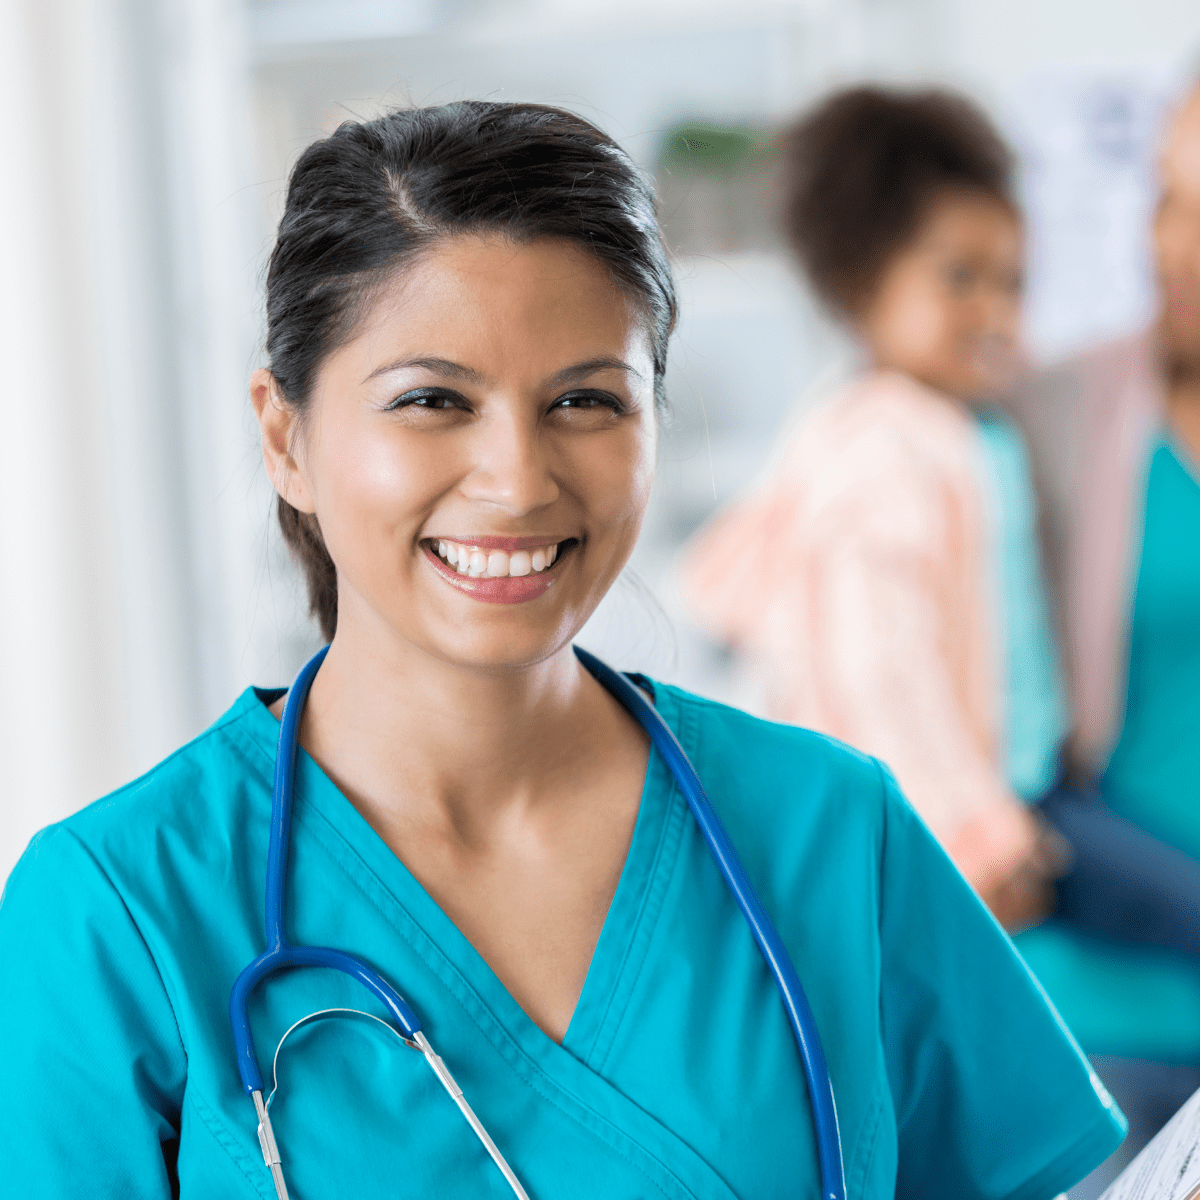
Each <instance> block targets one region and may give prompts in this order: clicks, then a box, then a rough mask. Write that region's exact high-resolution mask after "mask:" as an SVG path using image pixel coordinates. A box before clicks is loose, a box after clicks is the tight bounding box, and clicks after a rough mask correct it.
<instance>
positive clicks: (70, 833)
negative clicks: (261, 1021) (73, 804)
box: [59, 824, 188, 1074]
mask: <svg viewBox="0 0 1200 1200" xmlns="http://www.w3.org/2000/svg"><path fill="white" fill-rule="evenodd" d="M59 828H60V829H61V830H62V831H63V833H64V834H65V835H66V836H67V837H68V838H70V839H71V841H72V842H74V843H75V845H76V846H78V847H79V849H80V850H82V851H83V853H84V854H85V855H87V857H88V858H89V859H90V860H91V863H92V865H93V866H94V867H95V868H96V870H97V871H99V872H100V875H101V876H102V877H103V879H104V882H105V883H107V884H108V886H109V888H111V889H112V894H113V895H114V896H116V898H117V900H118V901H119V902H120V904H121V907H122V908H123V909H124V910H125V915H126V916H127V917H128V918H129V924H130V926H131V927H132V929H133V931H134V932H135V933H136V934H137V936H138V941H139V942H141V943H142V946H143V947H144V948H145V951H146V957H147V958H148V959H149V960H150V965H151V966H152V967H153V968H154V974H155V975H156V976H157V977H158V986H159V987H161V988H162V994H163V999H164V1000H165V1001H166V1002H167V1011H168V1012H169V1013H170V1014H171V1023H172V1025H174V1027H175V1037H176V1038H177V1039H178V1041H179V1050H180V1053H181V1054H182V1055H183V1061H184V1066H185V1072H184V1073H185V1074H186V1073H187V1072H186V1067H187V1063H188V1052H187V1046H186V1044H185V1043H184V1040H183V1033H182V1031H181V1030H180V1028H179V1016H178V1015H177V1013H176V1012H175V1005H174V1004H173V1003H172V1002H171V992H170V989H169V988H168V987H167V981H166V980H165V979H163V974H162V969H161V968H160V967H159V965H158V959H157V958H155V957H154V951H153V950H151V949H150V943H149V942H148V941H146V935H145V934H144V933H143V932H142V929H141V926H140V925H138V923H137V920H136V918H135V917H134V915H133V913H131V912H130V911H129V905H128V904H126V903H125V897H124V896H123V895H122V894H121V889H120V888H119V887H117V885H116V883H115V882H114V880H113V878H112V876H111V875H109V873H108V872H107V871H106V870H105V869H104V866H103V864H102V863H101V862H100V860H99V859H98V858H97V857H96V855H95V854H94V853H93V852H92V849H91V847H90V846H89V845H88V844H87V843H86V842H85V841H84V840H83V839H82V838H81V837H80V836H79V835H78V834H77V833H76V832H75V831H74V830H73V829H71V828H69V827H68V826H67V825H66V824H60V825H59Z"/></svg>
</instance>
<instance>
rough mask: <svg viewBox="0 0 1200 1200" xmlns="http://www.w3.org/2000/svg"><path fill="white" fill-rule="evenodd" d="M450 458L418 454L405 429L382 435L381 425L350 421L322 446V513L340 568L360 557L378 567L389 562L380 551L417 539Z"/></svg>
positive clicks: (365, 563)
mask: <svg viewBox="0 0 1200 1200" xmlns="http://www.w3.org/2000/svg"><path fill="white" fill-rule="evenodd" d="M444 457H445V456H444V455H441V454H439V453H437V452H434V453H432V454H431V453H430V452H429V448H428V447H424V448H423V453H420V454H418V453H417V452H416V447H415V446H413V445H411V444H410V442H409V441H408V440H406V439H405V438H404V437H403V436H402V432H401V431H397V430H392V431H388V432H387V433H386V434H383V435H381V433H380V430H379V428H378V426H376V427H375V428H373V429H371V430H367V429H363V428H361V427H356V426H354V425H353V424H350V423H346V424H343V425H342V426H341V427H340V428H339V431H338V434H337V437H336V439H335V440H330V441H327V442H325V443H324V444H323V445H322V446H321V447H320V450H319V454H318V463H317V470H316V472H315V483H316V505H317V516H318V519H319V520H320V521H321V524H322V529H323V530H324V531H325V536H326V541H327V542H328V543H329V548H330V552H331V554H332V555H333V557H334V560H335V562H337V563H338V566H339V568H344V569H347V570H352V569H353V567H352V565H351V564H352V562H353V561H355V560H359V561H360V562H361V563H362V566H363V568H364V569H367V570H372V569H374V567H380V566H383V565H384V563H385V562H386V560H379V561H378V562H373V559H374V558H375V557H376V556H377V555H378V551H380V550H381V549H383V548H384V547H385V546H387V545H397V546H402V545H405V544H407V543H409V542H411V540H412V537H413V536H414V535H413V530H414V529H415V528H417V527H418V526H419V524H420V522H421V520H422V518H423V513H424V511H425V509H426V507H427V506H428V504H429V503H430V502H431V498H434V497H436V496H437V495H438V494H439V491H440V490H441V489H440V481H441V480H442V479H443V477H444V476H446V475H447V473H448V469H449V468H448V464H446V463H444V462H443V461H442V459H443V458H444ZM339 560H341V561H339Z"/></svg>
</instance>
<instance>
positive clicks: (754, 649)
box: [680, 87, 1067, 929]
mask: <svg viewBox="0 0 1200 1200" xmlns="http://www.w3.org/2000/svg"><path fill="white" fill-rule="evenodd" d="M784 151H785V153H784V159H785V170H786V178H785V190H786V196H785V202H786V223H787V232H788V234H789V236H790V239H791V242H792V245H793V248H794V249H795V251H796V253H797V255H798V257H799V259H800V261H801V263H802V264H803V265H804V267H805V268H806V270H807V273H808V275H809V278H810V279H811V281H812V284H813V286H814V288H815V290H816V292H817V294H818V296H819V297H820V298H821V299H822V300H823V301H825V303H826V304H827V305H828V306H829V307H830V308H831V309H832V310H833V311H834V313H835V314H837V315H838V316H839V317H840V318H842V319H843V320H844V322H845V323H846V324H847V326H848V327H849V328H850V330H851V331H852V332H853V334H854V336H855V338H856V340H857V342H858V344H859V345H860V346H861V349H862V355H863V359H864V364H863V367H862V370H861V372H860V373H859V374H858V376H857V377H856V378H854V379H853V380H852V381H851V382H850V383H848V384H847V385H846V386H844V387H843V388H842V389H841V390H840V391H838V392H837V393H836V394H835V395H833V396H832V397H830V398H828V399H827V400H826V401H825V402H824V403H822V404H821V405H820V406H819V407H818V409H817V410H816V411H815V412H814V413H812V414H811V415H810V416H808V417H807V418H806V419H804V420H803V421H802V422H801V423H800V425H799V426H798V427H796V428H795V429H794V430H792V431H790V432H788V433H786V434H785V436H784V441H783V444H782V445H781V446H780V447H779V449H778V452H777V456H776V462H775V466H774V468H773V469H772V470H770V471H769V473H768V474H767V477H766V479H765V482H764V484H763V485H762V486H760V487H759V488H757V489H756V490H755V491H753V492H752V493H751V494H750V496H749V497H748V498H746V499H743V500H742V501H740V502H737V503H735V504H734V505H733V506H732V507H731V508H730V509H729V510H728V511H727V512H725V513H724V514H722V515H720V516H719V517H718V518H717V519H716V521H715V522H714V523H713V525H711V526H710V527H709V528H708V529H706V530H704V531H702V532H701V533H700V534H699V535H698V537H697V539H696V540H695V541H694V543H693V544H692V546H691V547H690V549H688V550H687V551H685V555H684V559H683V563H682V570H681V574H680V590H681V593H682V594H683V596H684V598H685V603H688V604H690V607H691V609H692V611H693V613H694V614H695V616H696V618H697V619H698V620H699V622H700V623H701V625H702V626H703V627H705V628H706V629H707V630H708V631H709V632H710V633H711V634H713V635H715V636H716V637H717V638H719V639H720V640H721V641H723V642H725V643H726V644H730V645H732V646H734V647H737V648H738V649H739V650H741V651H743V652H744V653H745V654H747V655H748V656H750V657H751V658H752V659H753V660H754V661H755V662H756V664H757V673H758V675H759V677H760V679H761V685H762V689H763V693H764V701H765V706H766V711H767V714H768V715H769V716H771V717H774V718H775V719H778V720H782V721H787V722H793V723H796V724H802V725H807V726H810V727H812V728H815V729H818V730H822V731H824V732H827V733H830V734H833V735H834V736H836V737H839V738H842V739H844V740H846V741H849V742H850V743H852V744H853V745H856V746H859V747H861V748H863V749H864V750H866V751H868V752H869V753H871V754H876V755H879V756H880V757H881V758H882V759H884V761H886V762H887V763H888V764H889V765H890V766H891V767H892V768H893V769H894V770H895V771H896V774H897V777H898V778H899V779H900V780H901V781H902V783H903V786H904V787H905V790H906V791H907V793H908V795H909V796H910V797H911V799H912V802H913V804H914V805H915V806H916V808H917V810H918V811H919V812H920V813H921V815H922V816H923V817H924V818H925V820H926V822H927V823H928V824H929V826H930V828H931V829H932V830H933V831H934V833H935V834H937V836H938V837H939V839H940V840H941V841H942V843H943V845H944V846H945V848H946V849H947V851H948V852H949V853H950V855H951V857H952V858H953V859H954V860H955V862H956V863H957V864H958V866H959V868H960V869H961V870H962V871H963V873H964V874H965V875H966V877H967V879H968V880H969V881H970V882H971V883H972V884H973V885H974V886H975V888H976V889H977V890H978V891H979V893H980V894H981V896H982V897H983V898H984V899H985V901H986V902H987V903H988V905H989V906H990V907H991V908H992V910H993V912H994V913H995V914H996V916H997V917H998V918H999V919H1000V921H1001V922H1002V923H1003V924H1004V925H1005V926H1007V927H1008V928H1009V929H1017V928H1021V927H1023V926H1027V925H1030V924H1033V923H1035V922H1036V921H1038V920H1039V919H1041V918H1042V917H1043V916H1044V915H1045V914H1046V913H1047V912H1048V911H1049V909H1050V906H1051V902H1052V882H1053V878H1054V876H1055V874H1056V873H1057V872H1058V871H1059V869H1060V866H1061V860H1062V851H1061V847H1060V845H1059V842H1058V839H1057V838H1055V837H1054V836H1053V835H1052V834H1050V833H1049V832H1048V831H1047V828H1046V826H1045V825H1044V823H1043V822H1042V821H1040V819H1039V818H1038V817H1037V816H1036V815H1035V814H1034V813H1033V812H1032V811H1031V809H1030V808H1029V806H1028V805H1027V803H1026V802H1027V801H1029V800H1034V799H1036V798H1038V797H1040V796H1042V795H1043V793H1045V792H1046V790H1047V789H1048V788H1049V787H1050V786H1051V785H1052V784H1053V782H1054V780H1055V774H1056V769H1057V755H1058V751H1059V744H1060V742H1061V740H1062V738H1063V737H1064V735H1065V733H1066V729H1067V713H1066V707H1065V703H1064V700H1063V696H1062V690H1061V687H1060V680H1059V669H1058V662H1057V657H1056V649H1055V641H1054V638H1053V631H1052V626H1051V621H1050V618H1049V615H1048V606H1047V604H1046V601H1045V596H1044V589H1043V582H1042V573H1041V566H1040V559H1039V553H1038V543H1037V530H1036V511H1035V503H1034V495H1033V490H1032V484H1031V480H1030V472H1029V468H1028V463H1027V458H1026V454H1025V450H1024V446H1023V444H1022V441H1021V438H1020V436H1019V435H1018V433H1017V432H1016V429H1015V428H1014V426H1013V424H1012V423H1011V422H1010V421H1009V420H1007V419H1006V418H1005V417H1003V416H1002V415H1001V414H1000V413H999V412H998V411H997V410H996V408H995V407H994V404H993V400H994V398H995V397H996V396H997V395H998V394H999V393H1000V392H1001V391H1002V390H1003V389H1004V388H1005V387H1006V386H1008V385H1010V384H1011V382H1012V380H1013V377H1014V372H1015V370H1016V368H1017V366H1018V363H1019V350H1018V339H1019V329H1020V319H1021V289H1022V269H1023V235H1022V220H1021V214H1020V212H1019V211H1018V208H1017V205H1016V203H1015V201H1014V198H1013V192H1012V170H1013V157H1012V154H1011V152H1010V151H1009V149H1008V148H1007V146H1006V145H1005V144H1004V143H1003V141H1002V140H1001V138H1000V137H999V136H998V134H997V133H996V131H995V130H994V129H993V128H992V126H991V124H990V123H989V122H988V120H987V118H986V117H985V116H984V115H983V114H982V113H981V112H980V111H979V110H978V109H977V108H976V107H975V106H974V105H972V104H971V103H969V102H968V101H967V100H966V99H964V98H963V97H961V96H958V95H955V94H951V93H948V92H945V91H938V90H929V91H921V92H914V93H904V92H896V91H891V90H884V89H880V88H874V87H862V88H854V89H851V90H847V91H843V92H841V93H838V94H835V95H834V96H832V97H831V98H829V99H828V100H826V101H825V102H824V103H823V104H821V105H820V106H819V107H818V108H816V109H815V111H813V112H812V113H811V114H810V115H807V116H806V117H804V118H803V119H802V120H801V121H800V122H799V123H798V124H797V125H796V126H795V127H794V128H793V129H791V130H790V132H789V133H788V134H787V137H786V140H785V143H784Z"/></svg>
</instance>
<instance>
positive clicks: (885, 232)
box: [783, 87, 1016, 316]
mask: <svg viewBox="0 0 1200 1200" xmlns="http://www.w3.org/2000/svg"><path fill="white" fill-rule="evenodd" d="M1013 166H1014V159H1013V154H1012V151H1011V150H1010V149H1009V148H1008V146H1007V145H1006V144H1005V142H1004V140H1003V139H1002V138H1001V137H1000V135H999V133H997V132H996V129H995V127H994V126H993V125H992V123H991V121H989V120H988V118H987V116H986V115H985V114H984V113H983V111H982V110H981V109H979V108H978V107H977V106H976V105H975V104H973V103H972V102H971V101H970V100H968V99H967V98H966V97H965V96H961V95H959V94H958V93H956V92H951V91H946V90H943V89H940V88H929V89H925V90H922V91H915V92H908V91H899V90H894V89H890V88H881V87H854V88H847V89H845V90H843V91H839V92H835V93H834V94H833V95H832V96H829V97H828V98H827V99H826V100H824V101H823V102H822V103H820V104H819V105H818V106H817V107H816V108H815V109H813V110H812V111H811V112H810V113H808V114H806V115H805V116H804V117H802V118H801V119H800V120H799V121H798V122H797V123H796V124H795V125H793V126H792V127H791V128H790V129H789V130H788V131H787V133H786V134H785V136H784V140H783V175H784V225H785V231H786V233H787V235H788V237H789V239H790V241H791V244H792V249H793V250H794V251H795V252H796V255H797V257H798V258H799V259H800V262H801V264H802V265H803V266H804V268H805V270H806V271H807V273H808V276H809V278H810V279H811V280H812V284H813V287H814V288H815V290H816V292H817V294H818V295H819V296H820V297H821V299H822V300H823V301H824V302H825V303H826V304H827V305H829V307H830V308H831V309H833V311H834V312H835V313H837V314H839V315H840V316H854V315H856V313H857V311H858V310H859V309H860V308H861V306H862V304H863V303H864V302H865V301H866V300H867V298H868V297H869V296H870V294H871V291H872V289H873V288H874V286H875V284H876V283H877V282H878V280H879V277H880V275H881V274H882V273H883V270H884V268H885V267H886V266H887V263H888V260H889V259H890V258H891V256H892V255H893V254H895V253H896V251H898V250H901V249H903V248H904V246H905V245H906V244H907V243H908V242H909V241H910V240H911V239H912V238H913V237H915V236H916V235H917V233H918V231H919V229H920V226H921V222H922V221H923V220H924V219H925V217H926V215H927V213H928V210H929V207H930V204H931V203H932V202H933V201H934V200H936V199H937V198H938V197H939V196H940V195H942V194H944V193H945V192H947V191H964V192H975V193H982V194H983V195H986V196H990V197H992V198H993V199H995V200H997V201H999V202H1000V203H1002V204H1004V205H1006V206H1008V207H1010V208H1012V209H1013V210H1014V211H1016V202H1015V200H1014V198H1013V192H1012V174H1013Z"/></svg>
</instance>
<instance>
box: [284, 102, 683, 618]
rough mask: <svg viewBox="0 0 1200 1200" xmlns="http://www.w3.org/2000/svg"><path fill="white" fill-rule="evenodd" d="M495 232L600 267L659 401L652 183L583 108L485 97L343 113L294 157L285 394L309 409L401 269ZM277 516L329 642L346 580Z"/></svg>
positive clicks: (287, 215) (662, 338) (318, 546)
mask: <svg viewBox="0 0 1200 1200" xmlns="http://www.w3.org/2000/svg"><path fill="white" fill-rule="evenodd" d="M486 232H496V233H501V234H503V235H505V236H506V237H511V238H513V239H515V240H517V241H522V242H527V241H533V240H536V239H541V238H560V239H563V240H566V241H569V242H573V243H575V244H576V245H578V246H581V247H582V248H583V249H585V250H587V251H588V252H589V253H590V254H592V255H594V256H595V258H597V259H598V260H599V261H600V262H601V263H602V264H603V265H604V266H605V267H607V268H608V270H609V272H610V273H611V274H612V277H613V279H614V281H615V282H616V283H617V285H618V286H619V287H620V288H621V289H622V291H624V292H625V293H626V294H628V295H629V296H630V297H631V298H632V299H633V300H634V301H635V302H636V303H637V304H638V305H639V307H640V308H641V310H642V311H643V313H644V315H645V316H646V318H647V320H648V324H649V329H650V335H651V344H652V346H651V348H652V353H653V357H654V385H655V396H656V398H657V399H658V400H659V402H660V403H661V401H662V395H663V392H662V388H663V376H664V374H665V372H666V365H667V362H666V360H667V339H668V337H669V336H670V333H671V329H672V327H673V325H674V323H675V314H676V300H675V288H674V283H673V282H672V279H671V270H670V266H669V264H668V262H667V257H666V252H665V250H664V248H663V244H662V239H661V237H660V234H659V229H658V221H657V216H656V213H655V204H654V191H653V188H652V187H651V185H650V183H649V182H648V181H647V180H646V179H645V178H644V176H643V175H642V173H641V172H640V171H639V170H638V169H637V167H635V165H634V164H633V162H632V161H631V160H630V158H629V157H628V155H626V154H625V152H624V151H623V150H622V149H621V148H620V147H619V146H618V145H617V144H616V142H614V141H613V140H612V139H611V138H609V137H608V136H607V135H606V134H604V133H602V132H601V131H600V130H599V129H597V128H596V127H595V126H594V125H591V124H589V123H588V122H587V121H585V120H584V119H583V118H582V117H578V116H575V115H574V114H573V113H569V112H565V111H563V110H562V109H558V108H550V107H548V106H545V105H540V104H499V103H491V102H485V101H479V100H472V101H462V102H460V103H457V104H447V105H443V106H441V107H437V108H416V109H408V110H400V111H396V112H391V113H388V114H387V115H385V116H382V117H379V118H377V119H376V120H374V121H364V122H357V121H349V122H346V123H345V124H343V125H341V126H339V127H338V129H337V130H336V131H335V132H334V133H333V134H332V135H331V136H330V137H327V138H324V139H323V140H321V141H319V142H314V143H313V144H312V145H311V146H309V147H308V149H306V150H305V151H304V153H303V154H302V155H301V156H300V159H299V161H298V162H297V163H296V166H295V168H294V169H293V171H292V175H291V179H290V180H289V182H288V192H287V205H286V208H285V210H284V214H283V219H282V220H281V221H280V223H279V236H278V239H277V241H276V243H275V249H274V251H273V252H272V254H271V261H270V266H269V267H268V270H267V353H268V355H269V358H270V368H271V372H272V374H273V375H274V377H275V381H276V384H277V385H278V388H279V390H280V392H281V393H282V397H283V399H284V400H285V401H286V402H287V403H288V404H290V405H292V406H293V407H295V408H297V409H298V410H300V411H301V412H302V413H303V411H304V408H305V405H306V403H307V401H308V399H309V396H310V394H311V391H312V387H313V384H314V382H315V380H316V376H317V372H318V370H319V368H320V366H321V363H322V362H323V361H324V360H325V358H326V357H327V356H328V355H329V354H330V353H331V352H332V351H334V350H336V349H337V348H338V346H340V345H341V344H343V343H344V342H345V341H346V340H347V338H349V337H350V336H351V335H352V333H353V331H354V328H355V326H356V324H357V322H358V320H359V318H360V317H361V315H362V314H363V312H364V310H365V308H366V306H367V304H368V303H369V301H370V298H371V296H372V295H373V294H374V291H375V289H376V288H377V287H378V286H379V285H380V284H382V283H383V282H384V281H385V280H386V279H387V278H388V277H389V276H390V273H391V272H392V271H394V270H395V269H396V268H397V267H398V266H400V265H401V264H403V263H404V262H405V261H406V260H408V259H410V258H412V257H413V256H414V255H416V254H417V253H419V252H420V251H421V250H423V249H425V248H427V247H428V246H430V245H431V244H433V243H434V242H436V241H438V240H439V239H442V238H445V237H453V236H455V235H459V234H466V233H486ZM278 513H279V524H280V527H281V529H282V530H283V536H284V540H285V541H286V542H287V545H288V548H289V549H290V550H291V552H292V554H293V555H294V556H295V557H296V559H297V560H298V561H299V563H300V565H301V567H302V568H303V569H304V573H305V576H306V577H307V582H308V595H309V603H310V606H311V609H312V612H313V614H314V615H315V616H316V617H317V619H318V621H319V622H320V626H321V632H322V633H323V634H324V636H325V637H326V638H332V637H333V633H334V630H335V628H336V626H337V574H336V571H335V569H334V565H333V561H332V560H331V559H330V557H329V552H328V551H327V550H326V548H325V542H324V539H323V538H322V536H321V529H320V526H319V525H318V523H317V520H316V517H315V516H313V515H311V514H307V513H301V512H299V511H298V510H297V509H295V508H293V507H292V506H291V505H290V504H288V503H287V502H286V501H285V500H284V499H283V498H282V497H280V498H279V501H278Z"/></svg>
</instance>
